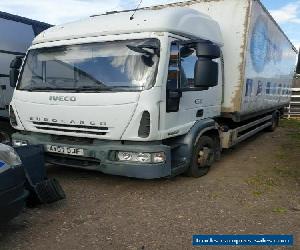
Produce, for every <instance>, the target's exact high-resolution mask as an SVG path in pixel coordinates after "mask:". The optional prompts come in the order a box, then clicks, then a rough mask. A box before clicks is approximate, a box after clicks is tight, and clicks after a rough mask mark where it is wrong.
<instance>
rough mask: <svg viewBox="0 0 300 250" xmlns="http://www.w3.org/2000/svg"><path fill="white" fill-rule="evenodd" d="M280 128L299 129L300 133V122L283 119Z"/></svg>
mask: <svg viewBox="0 0 300 250" xmlns="http://www.w3.org/2000/svg"><path fill="white" fill-rule="evenodd" d="M279 125H280V127H282V128H292V129H299V131H300V120H295V119H290V120H288V119H282V120H280V124H279Z"/></svg>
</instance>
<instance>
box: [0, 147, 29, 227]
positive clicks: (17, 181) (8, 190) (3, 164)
mask: <svg viewBox="0 0 300 250" xmlns="http://www.w3.org/2000/svg"><path fill="white" fill-rule="evenodd" d="M25 180H26V178H25V173H24V169H23V167H22V163H21V160H20V158H19V156H18V155H17V153H16V152H15V150H14V149H13V148H11V147H9V146H7V145H4V144H0V224H2V223H4V222H8V221H9V220H11V219H12V218H14V217H16V216H17V215H18V214H19V213H20V212H21V211H22V210H23V208H24V206H25V201H26V198H27V196H28V191H26V190H25V187H24V185H25Z"/></svg>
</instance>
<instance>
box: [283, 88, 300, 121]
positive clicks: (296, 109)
mask: <svg viewBox="0 0 300 250" xmlns="http://www.w3.org/2000/svg"><path fill="white" fill-rule="evenodd" d="M286 116H287V118H288V119H290V118H298V119H299V118H300V88H293V89H292V98H291V102H290V104H289V106H288V107H287V112H286Z"/></svg>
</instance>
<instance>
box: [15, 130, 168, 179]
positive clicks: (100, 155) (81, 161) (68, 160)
mask: <svg viewBox="0 0 300 250" xmlns="http://www.w3.org/2000/svg"><path fill="white" fill-rule="evenodd" d="M12 137H13V140H24V141H27V142H28V143H29V144H30V145H38V144H41V145H44V146H46V145H54V146H63V147H72V148H78V149H83V150H84V157H81V156H70V155H62V154H55V153H46V161H47V162H48V163H52V164H57V165H64V166H71V167H78V168H84V169H90V170H97V171H100V172H103V173H105V174H112V175H120V176H126V177H133V178H139V179H155V178H162V177H168V176H171V175H172V169H171V149H170V147H169V146H166V145H163V144H161V143H159V142H121V141H107V140H97V139H85V138H73V137H65V136H52V135H49V134H41V133H31V132H26V133H16V134H13V136H12ZM112 151H133V152H147V153H154V152H164V153H165V155H166V161H165V162H163V163H134V162H119V161H112V160H110V154H111V152H112Z"/></svg>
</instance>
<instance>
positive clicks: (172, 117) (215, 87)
mask: <svg viewBox="0 0 300 250" xmlns="http://www.w3.org/2000/svg"><path fill="white" fill-rule="evenodd" d="M133 14H134V12H133V11H123V12H112V13H106V14H103V15H95V16H91V17H89V18H87V19H86V20H81V21H79V22H73V23H68V24H65V25H60V26H56V27H53V28H50V29H48V30H46V31H44V32H43V33H42V34H40V35H39V36H38V37H37V38H36V39H35V40H34V41H33V44H32V46H31V47H30V49H29V51H28V53H27V55H26V58H25V61H24V62H23V66H22V67H21V69H20V72H21V73H20V75H19V77H18V78H16V77H12V78H11V84H12V85H16V90H15V92H14V96H13V100H12V103H11V106H10V119H11V124H12V125H13V126H14V128H15V129H17V130H19V131H18V133H16V134H14V135H13V142H14V145H15V146H19V145H26V144H43V145H44V146H45V151H46V159H47V161H48V162H50V163H54V164H58V165H67V166H73V167H80V168H86V169H93V170H99V171H101V172H104V173H108V174H114V175H123V176H129V177H136V178H144V179H151V178H161V177H170V176H174V175H178V174H181V173H186V174H188V175H189V176H193V177H200V176H203V175H205V174H206V173H207V172H208V170H209V168H210V166H211V165H212V164H213V163H214V161H215V160H217V159H219V158H220V155H221V151H222V149H224V148H230V147H232V146H233V145H236V144H237V143H239V142H241V141H243V140H245V139H247V138H249V137H250V136H252V135H254V134H255V133H257V132H259V131H262V130H269V131H273V130H274V129H275V128H276V126H277V125H278V121H279V119H280V116H281V115H282V112H283V109H284V107H285V106H286V105H287V104H288V103H289V100H290V94H291V84H292V79H293V76H294V73H295V72H294V71H295V63H296V58H297V51H296V49H295V47H294V46H293V45H292V44H291V42H290V41H289V39H288V38H287V37H286V35H285V34H284V33H283V32H282V30H281V29H280V27H279V26H278V25H277V24H276V22H275V21H274V20H273V18H272V17H271V16H270V14H269V13H268V12H267V10H266V9H265V8H264V7H263V5H262V4H261V3H260V1H254V0H215V1H206V0H205V1H201V0H198V1H187V2H184V3H175V4H169V5H162V6H155V7H151V8H145V9H140V10H138V11H136V13H135V14H134V15H133ZM21 64H22V62H20V60H19V59H16V60H15V61H14V62H13V63H12V66H15V68H18V67H17V66H20V65H21ZM12 70H13V69H12ZM12 76H14V74H12ZM45 117H46V119H45ZM47 117H48V118H47ZM37 118H38V119H37Z"/></svg>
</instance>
